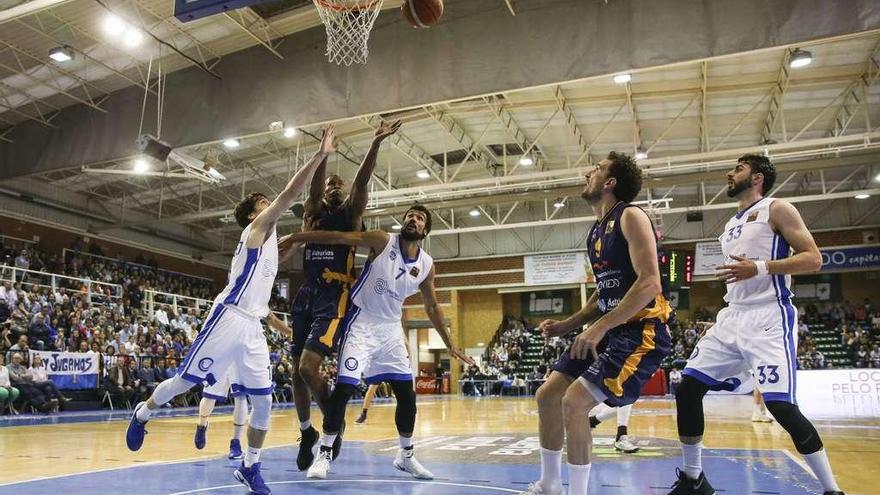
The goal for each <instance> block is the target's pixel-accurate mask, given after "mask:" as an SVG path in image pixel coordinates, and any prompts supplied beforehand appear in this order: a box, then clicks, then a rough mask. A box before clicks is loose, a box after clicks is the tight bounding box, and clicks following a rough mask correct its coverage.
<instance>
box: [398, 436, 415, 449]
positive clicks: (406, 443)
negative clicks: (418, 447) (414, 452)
mask: <svg viewBox="0 0 880 495" xmlns="http://www.w3.org/2000/svg"><path fill="white" fill-rule="evenodd" d="M412 446H413V441H412V437H404V436H401V437H400V448H402V449H411V448H412Z"/></svg>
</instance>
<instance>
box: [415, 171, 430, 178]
mask: <svg viewBox="0 0 880 495" xmlns="http://www.w3.org/2000/svg"><path fill="white" fill-rule="evenodd" d="M416 176H417V177H418V178H419V179H429V178H430V177H431V172H428V171H427V170H419V171H418V172H416Z"/></svg>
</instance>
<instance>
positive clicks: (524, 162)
mask: <svg viewBox="0 0 880 495" xmlns="http://www.w3.org/2000/svg"><path fill="white" fill-rule="evenodd" d="M519 164H520V165H522V166H524V167H528V166H529V165H534V164H535V160H532V157H530V156H524V157H522V158H520V159H519Z"/></svg>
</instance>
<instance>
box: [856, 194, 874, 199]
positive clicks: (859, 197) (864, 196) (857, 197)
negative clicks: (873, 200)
mask: <svg viewBox="0 0 880 495" xmlns="http://www.w3.org/2000/svg"><path fill="white" fill-rule="evenodd" d="M870 197H871V195H870V194H856V195H855V198H856V199H868V198H870Z"/></svg>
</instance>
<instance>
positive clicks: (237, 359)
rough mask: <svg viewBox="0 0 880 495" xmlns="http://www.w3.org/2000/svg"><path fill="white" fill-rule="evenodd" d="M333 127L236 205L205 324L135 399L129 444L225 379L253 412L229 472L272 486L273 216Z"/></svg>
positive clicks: (319, 156)
mask: <svg viewBox="0 0 880 495" xmlns="http://www.w3.org/2000/svg"><path fill="white" fill-rule="evenodd" d="M334 137H335V131H334V129H333V127H330V128H328V129H327V130H326V131H325V132H324V137H323V138H322V139H321V144H320V147H319V148H318V151H317V152H316V153H315V155H314V156H313V157H312V158H311V160H310V161H309V162H308V163H307V164H306V165H305V166H304V167H303V168H301V169H300V170H299V171H297V173H296V174H295V175H294V176H293V178H291V179H290V182H288V183H287V186H286V187H285V188H284V190H283V191H282V192H281V194H279V195H278V197H277V198H275V201H272V202H271V203H270V202H269V200H268V198H266V196H265V195H263V194H259V193H252V194H250V195H248V196H247V197H246V198H245V199H244V200H243V201H241V202H240V203H239V204H238V205H237V206H236V207H235V219H236V221H237V222H238V224H239V225H240V226H241V227H242V228H243V229H244V231H243V232H242V234H241V240H240V242H239V243H238V246H237V247H236V249H235V253H234V255H233V257H232V267H231V269H230V271H229V282H228V284H227V286H226V288H225V289H223V291H222V292H221V293H220V294H219V295H218V296H217V297H216V298H215V299H214V305H213V307H212V308H211V311H210V313H209V315H208V318H207V320H206V321H205V325H204V326H203V327H202V330H201V331H200V332H199V334H198V336H197V337H196V339H195V341H194V342H193V344H192V346H191V347H190V350H189V353H188V354H187V356H186V359H185V360H184V362H183V365H181V367H180V369H179V370H178V372H177V375H176V376H175V377H174V378H172V379H170V380H166V381H164V382H162V383H161V384H160V385H159V386H158V387H156V390H155V391H154V392H153V395H152V396H151V397H150V398H149V399H148V400H147V401H145V402H141V403H139V404H138V405H137V406H135V411H134V414H133V415H132V418H131V421H130V422H129V425H128V431H127V432H126V438H125V439H126V444H127V445H128V448H129V450H132V451H136V450H139V449H140V448H141V445H143V442H144V435H145V434H146V430H145V428H144V427H145V425H146V423H147V421H148V420H149V419H150V415H151V414H152V413H153V412H155V411H157V410H159V408H160V407H162V405H164V404H165V403H167V402H168V401H169V400H171V399H173V398H174V397H176V396H178V395H180V394H182V393H184V392H186V391H187V390H189V389H190V388H192V387H193V386H194V385H196V384H208V385H213V384H214V383H216V382H217V381H218V380H222V379H223V378H224V377H226V376H227V374H228V373H231V375H230V377H229V379H230V382H231V383H232V384H234V386H236V387H237V388H238V389H239V390H242V391H244V392H245V393H246V394H247V395H248V398H249V399H250V402H251V406H252V407H253V412H252V413H251V419H250V426H249V427H248V432H247V443H248V448H247V451H246V452H245V454H244V459H243V460H242V463H241V465H240V466H239V468H238V469H236V470H235V472H234V473H233V475H234V476H235V478H236V479H237V480H238V481H239V482H241V483H242V484H244V485H245V486H247V487H248V489H249V490H250V491H251V493H255V494H259V495H264V494H269V493H271V492H270V490H269V487H267V486H266V484H265V482H264V481H263V477H262V475H261V474H260V450H261V449H262V447H263V441H264V439H265V438H266V433H267V432H268V430H269V416H270V412H271V409H272V373H271V370H270V365H269V348H268V346H267V345H266V338H265V337H264V336H263V327H262V325H261V324H260V318H262V317H265V316H267V315H268V314H269V297H270V295H271V292H272V284H273V283H274V281H275V274H276V273H277V271H278V238H277V234H276V233H275V224H276V223H277V222H278V219H279V218H281V215H282V214H284V212H286V211H287V210H288V209H290V207H291V206H293V203H294V202H295V201H296V199H297V197H298V196H299V195H300V193H302V191H303V190H304V189H305V187H306V185H307V184H308V182H309V180H310V177H311V175H312V173H313V172H314V170H315V168H316V167H317V165H318V164H319V163H320V162H321V161H322V160H324V159H326V157H327V156H328V155H329V154H330V153H332V152H333V151H335V147H334V146H335V145H334V142H333V141H334Z"/></svg>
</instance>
